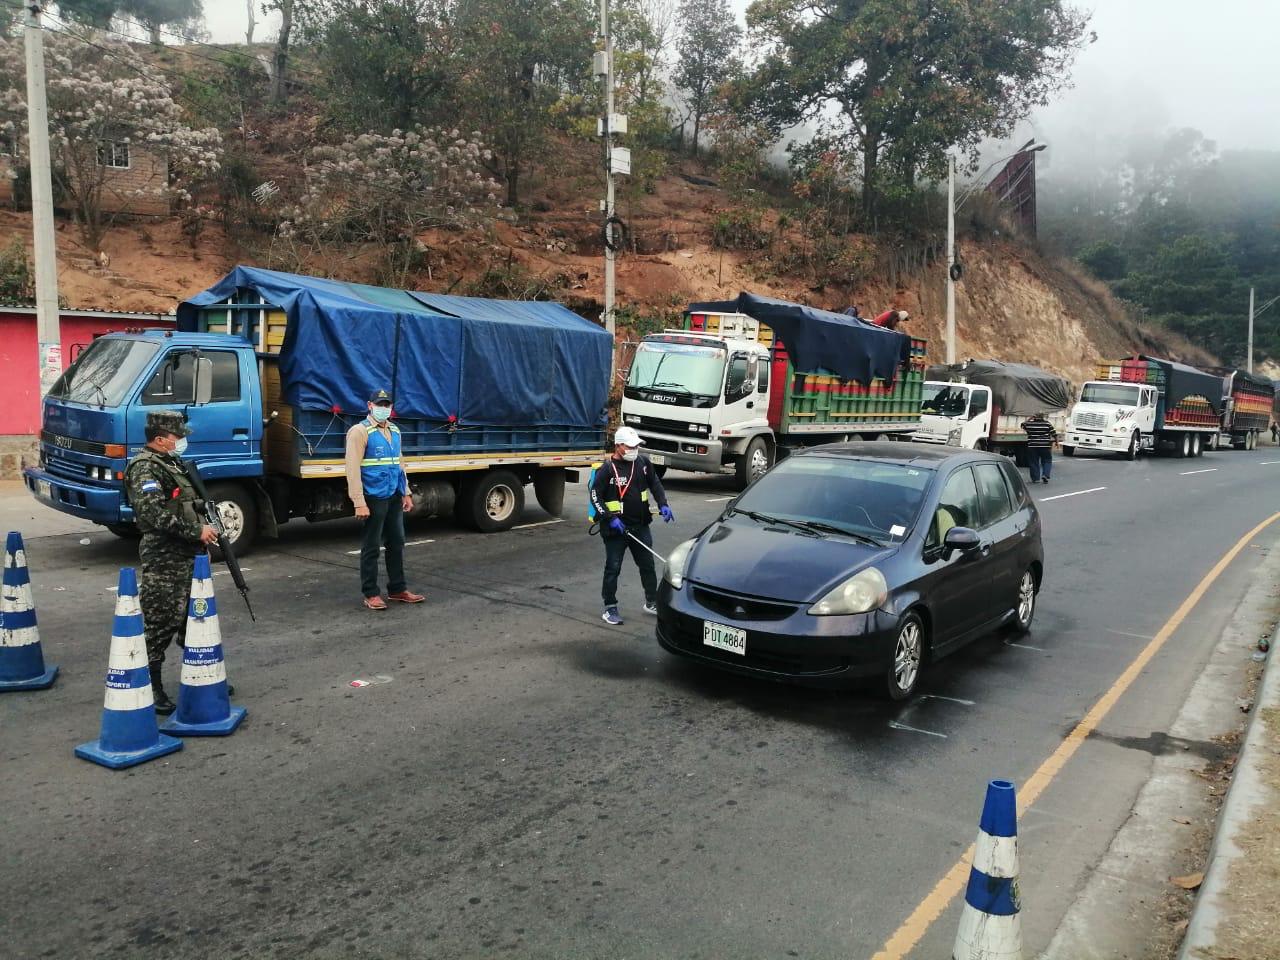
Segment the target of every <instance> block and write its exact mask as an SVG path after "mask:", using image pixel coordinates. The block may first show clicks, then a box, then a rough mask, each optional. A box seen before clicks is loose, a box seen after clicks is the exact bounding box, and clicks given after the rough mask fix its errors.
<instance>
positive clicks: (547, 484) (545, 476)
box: [533, 469, 564, 517]
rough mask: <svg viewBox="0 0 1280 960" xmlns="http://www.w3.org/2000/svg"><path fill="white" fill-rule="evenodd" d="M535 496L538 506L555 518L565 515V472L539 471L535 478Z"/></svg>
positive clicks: (553, 470) (554, 470)
mask: <svg viewBox="0 0 1280 960" xmlns="http://www.w3.org/2000/svg"><path fill="white" fill-rule="evenodd" d="M533 495H534V496H535V497H536V498H537V500H538V506H540V507H541V508H542V509H543V510H545V511H547V513H549V514H551V515H552V516H553V517H558V516H560V514H562V513H564V471H563V470H556V469H550V470H539V471H538V472H537V473H536V474H534V477H533Z"/></svg>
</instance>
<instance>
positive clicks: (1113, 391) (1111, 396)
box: [1062, 380, 1160, 459]
mask: <svg viewBox="0 0 1280 960" xmlns="http://www.w3.org/2000/svg"><path fill="white" fill-rule="evenodd" d="M1159 399H1160V391H1159V388H1158V387H1156V386H1154V385H1148V384H1143V383H1123V382H1117V381H1111V380H1090V381H1089V382H1087V383H1086V384H1085V385H1084V386H1083V387H1081V388H1080V400H1079V401H1078V402H1077V403H1076V405H1075V406H1074V407H1072V409H1071V418H1070V421H1069V423H1068V425H1067V432H1066V436H1065V438H1064V439H1063V441H1062V452H1063V453H1064V454H1066V455H1067V456H1071V455H1072V453H1074V451H1075V448H1076V447H1079V448H1081V449H1092V450H1102V451H1106V452H1110V453H1123V454H1125V455H1126V456H1127V457H1128V458H1129V459H1133V458H1134V457H1135V456H1137V454H1138V451H1139V450H1141V449H1142V448H1143V447H1144V446H1146V447H1148V448H1149V447H1150V444H1151V439H1150V438H1152V437H1154V435H1155V429H1156V418H1157V410H1156V407H1157V404H1158V402H1159Z"/></svg>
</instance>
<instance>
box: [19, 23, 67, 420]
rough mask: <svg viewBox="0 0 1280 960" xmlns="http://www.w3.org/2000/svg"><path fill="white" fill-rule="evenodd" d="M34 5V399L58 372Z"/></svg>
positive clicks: (40, 44)
mask: <svg viewBox="0 0 1280 960" xmlns="http://www.w3.org/2000/svg"><path fill="white" fill-rule="evenodd" d="M40 12H41V10H40V4H39V3H38V2H35V0H28V2H27V3H26V15H27V19H26V32H25V35H24V44H25V47H26V53H27V143H28V147H29V149H30V153H31V157H30V159H31V227H32V231H33V233H34V234H35V237H34V240H35V271H36V341H37V342H38V343H39V349H40V352H39V364H40V396H42V397H43V396H44V395H45V394H46V393H48V392H49V388H50V387H52V386H53V383H54V381H55V380H57V379H58V377H59V376H60V375H61V374H62V334H61V331H60V329H59V323H58V248H57V244H56V241H55V239H54V232H53V183H52V179H51V177H52V172H51V171H52V165H51V164H50V162H49V107H48V103H47V102H46V99H45V91H44V32H43V30H42V29H41V27H40Z"/></svg>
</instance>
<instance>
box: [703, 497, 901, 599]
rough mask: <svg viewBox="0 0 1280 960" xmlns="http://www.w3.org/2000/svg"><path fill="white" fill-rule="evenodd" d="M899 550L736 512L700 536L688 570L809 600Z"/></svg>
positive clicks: (708, 579) (711, 583) (766, 593)
mask: <svg viewBox="0 0 1280 960" xmlns="http://www.w3.org/2000/svg"><path fill="white" fill-rule="evenodd" d="M897 550H898V546H897V545H894V546H892V547H876V546H872V545H871V544H869V543H861V542H859V541H857V540H853V539H851V538H846V537H841V536H836V535H831V536H822V537H818V536H811V535H808V534H804V533H801V532H800V531H799V530H792V529H790V528H788V527H784V526H782V525H776V526H775V525H771V524H767V523H758V522H756V521H755V520H752V519H751V518H750V517H743V516H731V517H728V518H725V519H723V520H719V521H717V522H716V523H714V524H712V525H711V526H710V527H709V528H708V529H707V530H706V531H705V532H704V533H703V534H702V535H701V536H700V537H699V538H698V544H697V546H696V547H694V549H693V553H692V555H691V556H690V558H689V567H688V570H687V573H686V576H687V578H688V579H689V580H690V581H692V582H694V583H697V584H700V585H702V586H707V587H718V588H720V589H721V590H728V591H731V592H733V593H742V594H749V595H751V596H757V597H763V598H767V599H771V600H785V601H790V602H792V603H806V602H811V601H814V600H818V599H821V598H822V597H823V596H825V595H826V594H827V593H828V592H830V590H831V589H832V588H833V587H834V586H836V584H838V583H840V582H841V581H843V580H845V579H846V578H848V577H850V576H852V575H853V574H854V573H856V572H858V570H860V569H862V568H863V567H866V566H870V565H872V564H874V563H876V562H878V561H881V560H884V559H886V558H888V557H890V556H892V555H893V554H894V553H896V552H897Z"/></svg>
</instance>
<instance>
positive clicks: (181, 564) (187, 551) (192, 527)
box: [124, 410, 218, 717]
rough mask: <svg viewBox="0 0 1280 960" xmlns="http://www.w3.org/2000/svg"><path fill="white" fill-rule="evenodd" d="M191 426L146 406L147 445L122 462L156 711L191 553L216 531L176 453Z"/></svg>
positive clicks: (161, 707)
mask: <svg viewBox="0 0 1280 960" xmlns="http://www.w3.org/2000/svg"><path fill="white" fill-rule="evenodd" d="M190 433H191V428H190V427H189V426H187V422H186V421H185V420H184V419H183V417H182V414H180V413H178V412H177V411H176V410H152V411H149V412H148V413H147V423H146V427H145V436H146V438H147V445H146V446H145V447H143V448H142V449H141V450H140V451H139V452H138V455H137V456H135V457H134V458H133V459H132V460H130V461H129V465H128V466H127V467H126V468H125V471H124V479H125V488H126V490H127V492H128V496H129V505H130V506H131V507H132V508H133V516H134V522H135V523H136V524H137V526H138V529H139V530H140V531H141V532H142V540H141V541H140V542H139V544H138V557H139V559H140V560H141V561H142V581H141V583H140V584H139V585H138V604H139V606H141V607H142V625H143V630H144V632H145V634H146V642H147V666H148V667H149V668H150V671H151V693H152V697H153V699H154V700H155V705H156V713H158V714H159V715H160V716H162V717H166V716H168V715H169V714H171V713H173V711H174V709H175V708H174V703H173V701H172V700H170V699H169V695H168V694H167V693H165V692H164V685H163V684H162V683H161V681H160V672H161V668H162V667H163V666H164V654H165V650H166V649H167V648H168V646H169V643H170V641H172V640H173V639H174V637H177V638H178V643H179V644H181V643H182V638H183V637H185V636H186V632H187V599H188V597H190V596H191V571H192V567H193V565H194V563H195V556H196V554H197V553H199V552H200V551H201V550H203V549H204V548H205V546H207V545H208V544H211V543H216V542H217V539H218V533H217V531H216V530H214V529H213V527H210V526H208V525H207V524H205V523H203V522H201V520H200V516H199V514H197V513H196V492H195V489H194V488H193V487H192V486H191V480H190V479H188V477H187V472H186V469H185V467H184V466H183V463H182V460H181V459H180V458H181V456H182V453H183V452H184V451H185V450H186V449H187V436H188V435H189V434H190Z"/></svg>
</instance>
